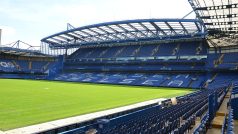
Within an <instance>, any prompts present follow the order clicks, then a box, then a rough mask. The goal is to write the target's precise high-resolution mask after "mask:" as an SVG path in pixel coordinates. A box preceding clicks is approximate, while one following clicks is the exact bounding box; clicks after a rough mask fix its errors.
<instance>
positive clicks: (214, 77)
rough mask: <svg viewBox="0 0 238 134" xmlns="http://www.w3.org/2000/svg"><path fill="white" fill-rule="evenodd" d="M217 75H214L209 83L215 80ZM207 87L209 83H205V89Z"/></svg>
mask: <svg viewBox="0 0 238 134" xmlns="http://www.w3.org/2000/svg"><path fill="white" fill-rule="evenodd" d="M217 75H218V73H216V74H214V75H213V76H212V78H211V79H210V80H211V81H214V80H215V79H216V77H217ZM208 85H209V82H206V83H205V85H204V87H205V88H207V87H208Z"/></svg>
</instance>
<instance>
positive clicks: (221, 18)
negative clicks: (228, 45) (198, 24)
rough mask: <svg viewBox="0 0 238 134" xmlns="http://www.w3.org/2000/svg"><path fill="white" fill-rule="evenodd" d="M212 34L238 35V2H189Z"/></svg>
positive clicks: (237, 0) (190, 0) (206, 0)
mask: <svg viewBox="0 0 238 134" xmlns="http://www.w3.org/2000/svg"><path fill="white" fill-rule="evenodd" d="M188 1H189V3H190V5H191V6H192V8H193V10H194V11H195V13H196V15H197V17H198V18H200V19H201V20H202V21H203V22H204V25H205V27H206V28H207V30H208V33H210V34H221V33H222V34H223V36H224V34H225V35H235V34H237V33H238V14H237V13H238V0H188Z"/></svg>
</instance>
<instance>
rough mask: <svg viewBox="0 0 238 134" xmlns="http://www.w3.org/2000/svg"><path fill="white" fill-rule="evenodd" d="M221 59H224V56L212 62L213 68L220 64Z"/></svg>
mask: <svg viewBox="0 0 238 134" xmlns="http://www.w3.org/2000/svg"><path fill="white" fill-rule="evenodd" d="M223 59H224V54H222V55H221V56H220V57H219V58H218V59H217V60H214V62H213V64H214V67H217V66H218V65H220V64H222V63H223Z"/></svg>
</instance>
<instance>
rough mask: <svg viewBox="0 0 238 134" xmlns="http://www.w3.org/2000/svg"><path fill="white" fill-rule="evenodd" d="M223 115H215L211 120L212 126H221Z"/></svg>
mask: <svg viewBox="0 0 238 134" xmlns="http://www.w3.org/2000/svg"><path fill="white" fill-rule="evenodd" d="M224 118H225V116H216V117H215V118H214V119H213V121H212V128H219V129H221V128H222V125H223V122H224Z"/></svg>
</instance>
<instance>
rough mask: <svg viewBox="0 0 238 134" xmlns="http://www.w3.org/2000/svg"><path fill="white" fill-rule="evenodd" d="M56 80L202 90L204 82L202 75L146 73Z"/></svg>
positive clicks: (69, 76) (75, 75)
mask: <svg viewBox="0 0 238 134" xmlns="http://www.w3.org/2000/svg"><path fill="white" fill-rule="evenodd" d="M54 80H60V81H74V82H93V83H109V84H127V85H145V86H164V87H190V88H200V86H201V85H202V83H203V82H204V76H203V75H201V74H160V73H157V74H145V73H136V74H130V73H86V72H74V73H62V74H59V75H57V76H56V77H54Z"/></svg>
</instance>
